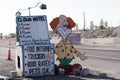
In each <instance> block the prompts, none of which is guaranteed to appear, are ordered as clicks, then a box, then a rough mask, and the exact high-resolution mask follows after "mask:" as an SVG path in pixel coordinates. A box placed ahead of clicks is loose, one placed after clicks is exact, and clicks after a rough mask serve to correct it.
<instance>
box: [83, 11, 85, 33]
mask: <svg viewBox="0 0 120 80" xmlns="http://www.w3.org/2000/svg"><path fill="white" fill-rule="evenodd" d="M83 18H84V23H83V24H84V31H85V12H83Z"/></svg>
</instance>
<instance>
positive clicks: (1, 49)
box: [0, 42, 120, 79]
mask: <svg viewBox="0 0 120 80" xmlns="http://www.w3.org/2000/svg"><path fill="white" fill-rule="evenodd" d="M3 45H4V46H3ZM9 46H10V47H11V48H10V49H11V59H12V60H7V56H8V49H9ZM75 48H76V49H77V50H79V51H81V52H86V56H88V59H87V60H85V61H81V60H80V59H79V58H77V57H76V59H74V60H73V62H72V64H74V63H80V64H81V65H82V66H83V68H89V69H90V70H96V71H99V72H101V73H107V75H108V76H109V77H114V78H116V79H120V76H119V75H120V48H119V47H117V48H116V47H105V46H104V47H101V46H100V47H99V46H89V47H88V46H82V45H76V46H75ZM10 70H15V44H14V43H12V44H11V45H8V42H7V43H2V42H0V75H1V74H3V75H5V74H7V75H8V74H9V73H8V71H10Z"/></svg>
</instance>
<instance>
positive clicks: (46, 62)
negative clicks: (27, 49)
mask: <svg viewBox="0 0 120 80" xmlns="http://www.w3.org/2000/svg"><path fill="white" fill-rule="evenodd" d="M41 66H50V61H48V60H44V61H38V67H41Z"/></svg>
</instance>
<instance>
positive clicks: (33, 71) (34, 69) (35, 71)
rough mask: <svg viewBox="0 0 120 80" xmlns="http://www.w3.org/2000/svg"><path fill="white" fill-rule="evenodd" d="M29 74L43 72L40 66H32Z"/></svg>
mask: <svg viewBox="0 0 120 80" xmlns="http://www.w3.org/2000/svg"><path fill="white" fill-rule="evenodd" d="M29 74H30V75H36V74H41V71H40V68H30V69H29Z"/></svg>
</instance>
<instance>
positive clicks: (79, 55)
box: [72, 46, 87, 60]
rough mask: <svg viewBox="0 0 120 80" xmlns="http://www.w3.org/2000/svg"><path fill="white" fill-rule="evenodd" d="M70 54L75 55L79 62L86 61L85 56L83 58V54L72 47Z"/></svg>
mask: <svg viewBox="0 0 120 80" xmlns="http://www.w3.org/2000/svg"><path fill="white" fill-rule="evenodd" d="M72 52H73V53H75V55H76V56H77V57H79V58H80V59H81V60H85V59H87V56H85V52H83V53H81V52H79V51H78V50H76V49H75V48H74V47H73V46H72Z"/></svg>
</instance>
